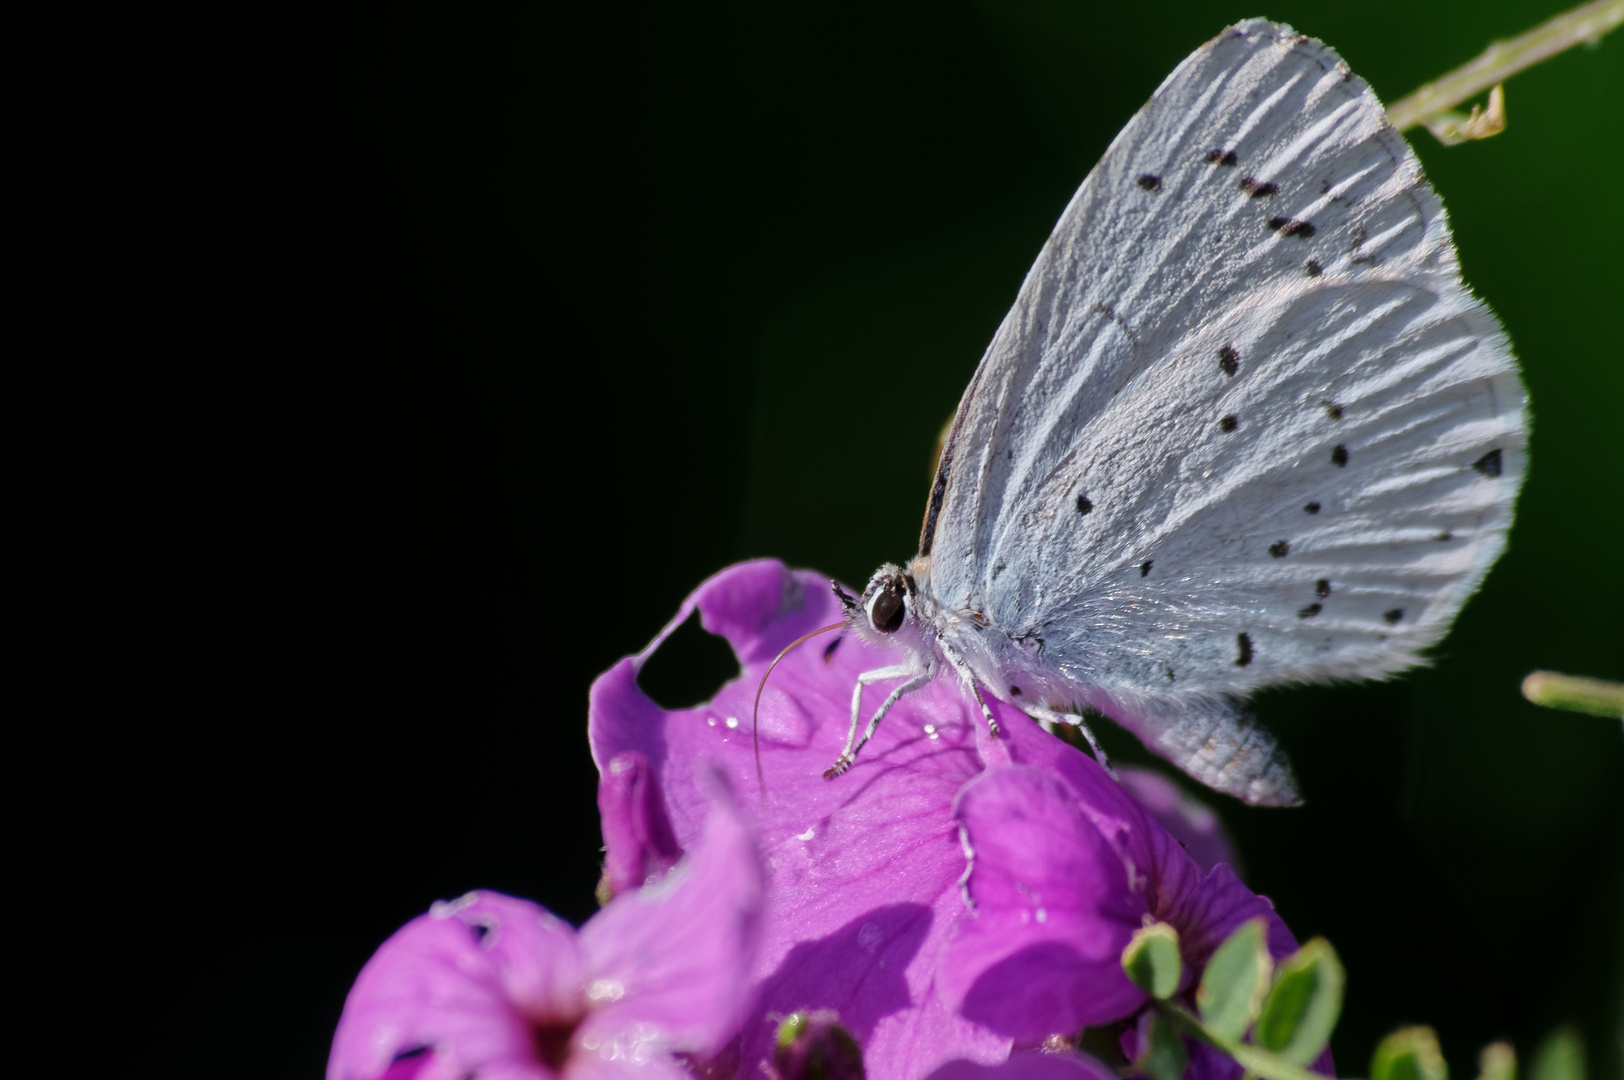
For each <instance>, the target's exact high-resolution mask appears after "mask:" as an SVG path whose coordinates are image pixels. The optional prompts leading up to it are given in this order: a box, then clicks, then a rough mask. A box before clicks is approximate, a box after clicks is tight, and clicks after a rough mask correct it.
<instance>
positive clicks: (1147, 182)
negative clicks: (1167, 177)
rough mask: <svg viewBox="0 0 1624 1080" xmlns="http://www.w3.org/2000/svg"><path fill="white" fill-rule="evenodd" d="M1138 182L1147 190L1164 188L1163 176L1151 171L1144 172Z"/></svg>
mask: <svg viewBox="0 0 1624 1080" xmlns="http://www.w3.org/2000/svg"><path fill="white" fill-rule="evenodd" d="M1138 183H1139V186H1140V187H1142V188H1144V189H1145V190H1146V191H1160V190H1162V178H1161V177H1159V176H1152V175H1151V174H1150V173H1143V174H1142V175H1141V176H1140V177H1139V181H1138Z"/></svg>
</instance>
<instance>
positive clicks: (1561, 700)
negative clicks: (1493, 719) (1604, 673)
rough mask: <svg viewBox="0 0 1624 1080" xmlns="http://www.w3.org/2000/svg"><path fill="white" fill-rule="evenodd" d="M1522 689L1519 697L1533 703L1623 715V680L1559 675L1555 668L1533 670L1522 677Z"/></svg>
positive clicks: (1597, 713)
mask: <svg viewBox="0 0 1624 1080" xmlns="http://www.w3.org/2000/svg"><path fill="white" fill-rule="evenodd" d="M1522 692H1523V697H1525V698H1527V699H1528V700H1529V701H1532V702H1533V703H1534V704H1535V705H1544V706H1545V707H1546V708H1548V709H1568V710H1570V711H1572V712H1585V713H1594V714H1595V715H1597V716H1617V717H1619V718H1621V719H1624V683H1616V682H1608V681H1607V680H1606V679H1587V678H1585V677H1584V676H1583V675H1563V674H1562V673H1561V672H1557V671H1535V672H1531V673H1529V675H1528V677H1527V678H1526V679H1524V680H1523V682H1522Z"/></svg>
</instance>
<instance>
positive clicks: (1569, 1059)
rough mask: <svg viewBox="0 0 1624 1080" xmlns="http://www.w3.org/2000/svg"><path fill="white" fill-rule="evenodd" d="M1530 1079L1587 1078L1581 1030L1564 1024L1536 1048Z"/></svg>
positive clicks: (1562, 1079) (1581, 1079)
mask: <svg viewBox="0 0 1624 1080" xmlns="http://www.w3.org/2000/svg"><path fill="white" fill-rule="evenodd" d="M1528 1080H1585V1044H1584V1040H1583V1039H1582V1038H1580V1036H1579V1030H1578V1029H1577V1028H1575V1027H1573V1026H1572V1025H1570V1024H1564V1025H1563V1026H1562V1027H1559V1028H1557V1029H1556V1030H1555V1031H1553V1032H1551V1033H1550V1034H1549V1035H1547V1036H1545V1039H1544V1041H1542V1042H1541V1043H1540V1044H1539V1046H1538V1047H1537V1048H1536V1049H1535V1050H1534V1063H1533V1065H1532V1066H1530V1068H1529V1070H1528Z"/></svg>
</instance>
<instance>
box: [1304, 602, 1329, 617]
mask: <svg viewBox="0 0 1624 1080" xmlns="http://www.w3.org/2000/svg"><path fill="white" fill-rule="evenodd" d="M1323 610H1325V609H1324V608H1323V607H1321V606H1320V605H1319V604H1317V603H1315V604H1309V605H1308V606H1307V607H1305V608H1301V609H1299V610H1298V612H1297V617H1298V618H1299V619H1312V618H1313V617H1314V616H1315V615H1318V614H1319V613H1320V612H1321V611H1323Z"/></svg>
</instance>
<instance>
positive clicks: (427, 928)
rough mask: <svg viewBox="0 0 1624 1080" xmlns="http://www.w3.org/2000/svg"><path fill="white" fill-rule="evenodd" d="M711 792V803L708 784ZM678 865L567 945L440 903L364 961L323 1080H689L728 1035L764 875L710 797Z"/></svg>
mask: <svg viewBox="0 0 1624 1080" xmlns="http://www.w3.org/2000/svg"><path fill="white" fill-rule="evenodd" d="M711 790H713V791H714V785H712V787H711ZM702 831H703V835H702V837H701V838H699V840H698V842H697V844H696V845H695V846H694V847H693V849H692V853H691V854H690V855H689V857H688V859H687V860H686V861H685V862H682V863H680V864H678V865H676V866H675V867H674V868H673V869H671V870H670V871H669V872H668V873H666V874H665V875H664V876H663V877H661V878H660V879H659V880H657V881H656V882H655V883H653V884H651V885H649V886H648V887H646V888H644V889H641V890H638V891H632V892H627V893H625V894H623V895H621V896H619V897H617V898H616V899H615V900H614V901H613V902H612V903H610V904H609V905H608V906H607V907H605V908H604V909H603V910H602V911H600V912H598V914H597V915H595V916H593V917H592V918H591V919H590V920H588V921H587V923H586V925H585V926H583V927H582V928H581V930H580V932H579V933H577V932H576V931H575V929H574V928H573V927H571V926H570V925H569V924H568V923H565V922H563V921H562V920H560V919H558V918H555V917H554V916H553V915H551V914H549V913H548V912H547V911H545V910H544V909H542V908H540V907H538V906H536V905H535V904H532V903H530V902H529V901H527V900H518V899H514V898H513V897H510V896H503V895H501V894H500V893H492V892H474V893H469V894H468V895H467V896H464V897H463V898H462V899H460V900H455V901H452V902H450V903H444V902H442V903H437V904H435V905H434V907H433V908H432V909H431V910H430V912H429V914H427V915H423V916H419V917H418V918H416V919H413V920H412V921H411V922H409V923H407V924H406V925H405V926H404V927H402V928H401V929H400V930H399V931H397V932H396V933H395V935H394V936H393V937H391V938H390V939H389V940H388V941H386V942H384V944H383V945H382V947H380V948H379V949H378V951H377V952H376V953H375V954H374V955H373V957H372V959H371V960H369V961H367V964H366V966H365V967H364V968H363V969H362V970H361V974H360V976H359V977H358V978H357V979H356V981H355V985H354V987H352V988H351V990H350V994H349V998H348V999H347V1000H346V1001H345V1003H344V1014H343V1016H342V1017H341V1018H340V1020H339V1023H338V1030H337V1032H336V1033H335V1034H334V1036H333V1049H332V1053H331V1056H330V1057H329V1059H328V1062H327V1080H461V1078H463V1077H467V1076H474V1075H477V1076H479V1077H480V1078H481V1080H520V1078H524V1080H530V1078H541V1077H554V1076H566V1077H570V1078H582V1080H585V1078H603V1080H607V1078H610V1077H615V1076H623V1075H628V1074H629V1071H631V1070H635V1071H636V1072H637V1074H638V1075H640V1076H644V1077H653V1078H660V1077H669V1078H671V1080H679V1078H683V1077H686V1076H688V1073H687V1072H686V1070H685V1069H684V1068H683V1067H682V1066H681V1065H680V1064H679V1063H678V1062H677V1061H676V1059H674V1058H673V1057H672V1054H673V1053H678V1052H680V1053H688V1054H693V1055H696V1056H698V1057H707V1058H708V1057H710V1056H712V1055H714V1054H715V1053H716V1052H717V1050H718V1049H720V1048H721V1047H722V1046H723V1045H724V1044H725V1043H726V1042H727V1040H728V1039H730V1038H731V1037H732V1036H733V1034H734V1032H735V1031H736V1030H737V1020H738V1017H739V1014H740V1009H741V1006H742V1005H743V1004H744V997H743V994H744V991H745V989H746V987H747V985H748V984H747V981H746V979H747V976H748V973H749V963H750V954H751V952H752V950H753V947H754V943H755V940H756V937H757V928H758V922H759V919H758V915H759V912H760V908H761V868H760V864H759V861H758V858H757V855H756V852H755V849H754V846H753V844H752V842H751V840H750V838H749V836H748V834H747V832H746V830H745V827H744V825H743V822H742V821H741V820H740V818H739V816H738V815H737V814H736V813H735V812H734V811H733V810H731V809H730V808H729V807H728V806H727V805H726V800H725V799H720V800H718V802H717V804H716V807H715V810H714V812H713V813H711V814H709V815H708V817H707V820H706V822H705V824H704V826H703V830H702Z"/></svg>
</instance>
